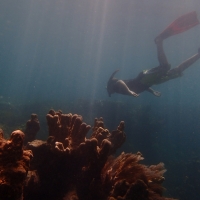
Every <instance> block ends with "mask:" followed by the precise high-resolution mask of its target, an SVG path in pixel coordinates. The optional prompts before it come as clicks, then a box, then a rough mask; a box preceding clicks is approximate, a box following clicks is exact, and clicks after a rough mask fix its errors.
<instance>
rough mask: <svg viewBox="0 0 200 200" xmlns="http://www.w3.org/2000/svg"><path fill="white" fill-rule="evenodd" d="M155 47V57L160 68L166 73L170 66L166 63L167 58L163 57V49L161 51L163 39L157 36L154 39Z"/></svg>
mask: <svg viewBox="0 0 200 200" xmlns="http://www.w3.org/2000/svg"><path fill="white" fill-rule="evenodd" d="M155 43H156V47H157V56H158V61H159V64H160V66H159V67H161V68H163V69H164V70H166V71H168V70H169V69H170V64H169V63H168V61H167V57H166V55H165V52H164V49H163V39H162V38H161V37H160V36H158V37H156V39H155Z"/></svg>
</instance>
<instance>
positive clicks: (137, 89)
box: [107, 11, 200, 97]
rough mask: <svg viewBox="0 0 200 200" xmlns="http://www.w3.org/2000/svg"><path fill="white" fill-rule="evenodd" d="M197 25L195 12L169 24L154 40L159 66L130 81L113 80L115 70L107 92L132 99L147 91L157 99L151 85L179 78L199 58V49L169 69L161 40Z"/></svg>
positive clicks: (156, 93) (156, 94)
mask: <svg viewBox="0 0 200 200" xmlns="http://www.w3.org/2000/svg"><path fill="white" fill-rule="evenodd" d="M198 24H199V20H198V19H197V14H196V12H195V11H194V12H190V13H188V14H186V15H183V16H181V17H179V18H178V19H176V20H175V21H174V22H173V23H172V24H170V25H169V26H168V27H167V28H166V29H165V30H164V31H163V32H162V33H161V34H159V35H158V36H157V37H156V38H155V43H156V46H157V56H158V61H159V66H158V67H154V68H152V69H149V70H144V71H143V72H140V73H139V74H138V76H137V77H136V78H134V79H130V80H119V79H116V78H114V75H115V74H116V73H117V72H118V71H119V70H116V71H115V72H114V73H113V74H112V75H111V77H110V79H109V81H108V83H107V92H108V95H109V96H111V94H113V93H119V94H123V95H131V96H134V97H137V96H139V93H141V92H144V91H148V92H150V93H152V94H153V95H155V96H157V97H159V96H160V95H161V93H160V92H158V91H155V90H153V89H152V88H151V86H152V85H156V84H161V83H164V82H166V81H168V80H171V79H174V78H177V77H180V76H181V75H182V72H183V71H184V70H185V69H187V68H188V67H190V66H191V65H192V64H193V63H194V62H196V61H197V60H198V59H199V58H200V48H199V49H198V53H197V54H195V55H193V56H192V57H191V58H189V59H187V60H185V61H184V62H183V63H181V64H180V65H179V66H177V67H175V68H173V69H170V67H171V66H170V64H169V63H168V61H167V58H166V56H165V53H164V50H163V40H164V39H166V38H168V37H170V36H172V35H175V34H179V33H181V32H184V31H186V30H188V29H190V28H192V27H194V26H196V25H198Z"/></svg>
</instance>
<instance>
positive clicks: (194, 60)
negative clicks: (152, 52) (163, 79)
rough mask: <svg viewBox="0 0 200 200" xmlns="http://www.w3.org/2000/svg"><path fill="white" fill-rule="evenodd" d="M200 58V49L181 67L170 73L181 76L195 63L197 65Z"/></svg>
mask: <svg viewBox="0 0 200 200" xmlns="http://www.w3.org/2000/svg"><path fill="white" fill-rule="evenodd" d="M199 58H200V48H199V49H198V53H197V54H195V55H193V56H192V57H190V58H188V59H187V60H185V61H184V62H183V63H181V64H180V65H179V66H177V67H175V68H174V69H172V70H170V71H169V74H170V73H178V74H180V75H181V73H182V72H183V71H184V70H185V69H187V68H188V67H190V66H191V65H192V64H193V63H195V62H196V61H197V60H198V59H199Z"/></svg>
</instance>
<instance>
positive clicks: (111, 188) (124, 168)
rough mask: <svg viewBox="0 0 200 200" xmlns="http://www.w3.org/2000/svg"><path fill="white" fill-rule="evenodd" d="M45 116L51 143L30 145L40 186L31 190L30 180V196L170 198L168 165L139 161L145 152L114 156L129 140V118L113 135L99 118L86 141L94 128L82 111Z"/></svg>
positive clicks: (34, 176) (39, 197)
mask: <svg viewBox="0 0 200 200" xmlns="http://www.w3.org/2000/svg"><path fill="white" fill-rule="evenodd" d="M46 119H47V123H48V127H49V138H48V139H47V142H43V141H33V142H31V143H28V145H27V147H26V148H28V149H31V150H32V151H33V154H34V159H33V160H32V163H31V170H32V171H33V172H32V173H30V174H31V176H30V177H32V178H30V180H32V185H34V188H38V189H37V191H35V190H34V192H31V190H29V188H28V187H29V186H30V185H31V184H29V183H28V181H27V184H26V187H25V192H26V196H25V199H29V200H31V199H49V200H50V199H52V200H54V199H58V200H59V199H63V198H64V199H72V198H73V199H80V200H81V199H84V200H85V199H86V200H87V199H88V200H90V199H100V200H104V199H105V200H106V199H109V200H114V199H118V200H119V199H128V200H129V199H130V200H131V199H133V200H135V199H137V200H164V199H165V200H167V198H164V197H162V190H163V188H162V186H161V183H162V181H163V180H164V178H163V173H164V172H165V170H164V165H163V164H158V165H156V166H150V167H147V166H145V165H142V164H139V163H138V162H139V161H140V160H142V159H143V157H142V155H141V154H140V153H137V154H125V153H122V154H121V155H120V156H119V157H117V158H116V159H114V158H111V157H110V158H109V156H110V155H112V154H113V153H114V152H115V151H116V150H117V148H119V147H120V146H121V145H122V144H123V142H124V141H125V133H124V122H121V123H120V125H119V126H118V128H117V130H115V131H112V132H111V133H110V132H109V130H107V129H106V128H105V127H104V123H103V118H100V119H95V123H94V127H93V128H92V134H91V137H90V138H89V139H87V138H86V135H87V133H88V131H89V130H90V128H91V127H90V126H89V125H87V124H86V123H84V122H83V121H82V116H80V115H77V114H75V115H72V114H63V113H62V112H61V111H58V112H56V111H54V110H50V112H49V114H47V116H46ZM37 184H38V185H37ZM28 191H29V192H28Z"/></svg>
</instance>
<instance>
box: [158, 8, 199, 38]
mask: <svg viewBox="0 0 200 200" xmlns="http://www.w3.org/2000/svg"><path fill="white" fill-rule="evenodd" d="M198 24H199V20H198V18H197V13H196V11H193V12H190V13H187V14H185V15H183V16H181V17H179V18H178V19H176V20H175V21H174V22H172V23H171V24H170V25H169V26H168V27H167V28H166V29H165V30H164V31H163V32H162V33H161V34H160V35H159V36H158V37H157V38H160V39H162V40H164V39H166V38H168V37H170V36H172V35H176V34H179V33H182V32H184V31H187V30H189V29H190V28H192V27H194V26H196V25H198Z"/></svg>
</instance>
